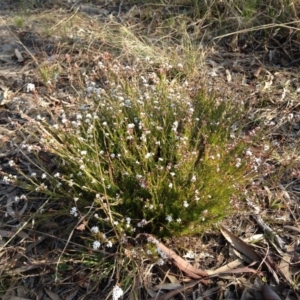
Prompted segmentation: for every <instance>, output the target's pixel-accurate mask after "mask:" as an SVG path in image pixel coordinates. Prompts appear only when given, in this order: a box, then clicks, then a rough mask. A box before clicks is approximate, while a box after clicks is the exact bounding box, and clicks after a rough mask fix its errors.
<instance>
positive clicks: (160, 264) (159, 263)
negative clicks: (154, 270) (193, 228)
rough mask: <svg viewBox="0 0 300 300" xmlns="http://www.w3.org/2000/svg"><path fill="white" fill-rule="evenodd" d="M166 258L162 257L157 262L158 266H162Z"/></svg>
mask: <svg viewBox="0 0 300 300" xmlns="http://www.w3.org/2000/svg"><path fill="white" fill-rule="evenodd" d="M164 263H165V262H164V260H163V259H162V258H160V259H159V260H158V261H157V262H156V264H157V265H158V266H162V265H164Z"/></svg>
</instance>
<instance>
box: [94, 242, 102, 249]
mask: <svg viewBox="0 0 300 300" xmlns="http://www.w3.org/2000/svg"><path fill="white" fill-rule="evenodd" d="M100 246H101V243H100V242H99V241H95V242H94V243H93V249H94V250H97V249H99V248H100Z"/></svg>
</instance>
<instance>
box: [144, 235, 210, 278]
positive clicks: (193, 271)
mask: <svg viewBox="0 0 300 300" xmlns="http://www.w3.org/2000/svg"><path fill="white" fill-rule="evenodd" d="M148 237H150V239H152V240H153V241H156V239H155V238H154V237H152V236H151V235H148ZM155 244H156V246H157V248H159V249H160V250H161V251H163V252H164V253H165V254H166V255H167V257H168V258H170V259H172V260H173V261H174V264H175V265H176V266H177V267H178V268H179V269H180V270H181V271H183V272H185V273H186V274H187V275H189V276H190V277H191V278H194V279H199V278H201V277H207V276H208V274H207V273H206V272H205V271H202V270H200V269H197V268H195V267H193V266H192V265H191V264H190V263H189V262H187V261H186V260H184V259H183V258H181V257H180V256H178V255H177V254H176V253H175V252H174V251H173V250H171V249H169V248H168V247H166V246H165V245H164V244H162V243H160V242H158V241H156V242H155Z"/></svg>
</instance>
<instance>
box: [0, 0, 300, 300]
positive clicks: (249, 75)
mask: <svg viewBox="0 0 300 300" xmlns="http://www.w3.org/2000/svg"><path fill="white" fill-rule="evenodd" d="M107 3H108V4H105V3H102V1H96V2H95V3H94V4H89V3H86V4H82V6H81V10H80V9H79V10H77V6H74V5H73V4H68V3H67V2H66V3H64V5H63V7H62V5H59V4H55V3H54V4H49V3H48V4H47V5H45V6H41V7H39V6H33V7H31V8H30V12H27V13H26V15H25V16H24V17H22V19H23V18H24V19H25V20H26V18H29V19H30V18H31V16H32V15H34V16H36V17H35V18H33V19H32V21H21V20H20V21H19V22H24V25H22V26H20V24H19V23H18V20H17V19H16V16H18V15H20V7H16V6H15V5H13V4H11V3H8V1H7V2H5V1H4V2H2V3H0V6H1V13H0V41H1V43H0V174H1V178H0V205H1V210H0V214H1V221H0V226H1V228H0V235H1V236H2V240H0V247H1V248H0V259H1V267H0V270H1V281H0V282H1V284H0V285H1V287H0V294H1V297H2V299H69V300H71V299H86V297H88V298H90V299H105V297H104V295H103V294H102V290H103V289H104V288H105V287H104V286H103V285H99V286H97V285H92V286H91V285H90V284H89V280H88V278H87V274H85V273H84V272H83V271H82V270H80V268H78V267H76V268H78V269H72V268H70V269H66V270H63V273H64V275H65V278H64V279H60V283H59V284H58V283H57V282H55V280H54V279H55V278H54V274H55V268H56V262H57V261H58V258H59V256H60V253H61V251H63V250H64V251H66V249H64V247H65V244H66V243H65V242H66V240H67V239H68V235H66V234H63V233H61V230H60V228H61V227H64V226H70V227H72V226H73V223H72V222H71V221H70V220H62V221H61V223H58V222H52V221H51V220H46V221H45V224H43V225H40V226H39V227H38V228H35V227H34V220H30V222H29V223H27V222H28V221H27V219H26V218H25V217H23V216H25V215H26V216H28V215H30V212H31V211H36V210H38V209H39V207H40V206H41V205H42V204H43V201H44V199H35V200H34V201H26V200H24V199H19V198H18V199H17V200H15V199H16V198H15V197H16V196H19V195H21V194H22V191H20V190H19V189H18V187H11V186H10V185H9V184H7V183H6V181H5V180H4V176H6V174H13V175H17V174H14V169H13V168H11V166H10V164H9V162H10V161H11V160H14V161H15V162H17V163H18V164H19V165H20V168H21V169H22V170H23V171H24V172H28V173H32V172H34V170H35V168H36V166H35V165H34V164H32V165H31V164H30V162H28V160H26V159H25V158H24V150H23V148H22V145H23V144H24V143H27V142H28V143H29V142H30V140H31V138H32V137H31V136H30V134H29V135H25V134H24V132H23V130H22V129H23V128H24V126H26V124H27V122H28V121H27V120H28V117H27V116H30V117H36V116H37V115H45V116H47V112H48V110H49V109H50V110H51V111H52V112H55V111H59V110H60V108H61V107H69V108H72V109H76V108H77V107H78V106H79V105H81V103H80V104H78V103H77V102H76V99H77V98H78V97H80V96H84V93H85V91H80V90H77V89H76V84H77V83H76V80H73V81H72V80H71V79H70V78H69V77H68V76H67V68H68V66H67V63H65V64H63V66H64V68H65V70H64V72H63V73H64V74H65V75H66V76H65V77H63V76H61V77H60V79H59V80H58V82H57V84H56V86H55V87H51V85H47V84H46V83H45V81H44V80H43V78H42V76H41V75H40V73H39V72H38V71H39V70H38V69H39V68H40V67H41V66H44V65H47V66H48V65H51V64H52V63H53V62H54V61H55V60H57V59H58V60H60V59H62V57H65V55H66V54H69V55H71V56H72V58H73V60H74V61H76V60H78V61H80V63H82V64H86V65H88V64H91V65H92V63H93V62H92V61H91V60H90V59H91V56H92V55H90V53H88V54H87V53H83V51H81V50H80V47H81V46H82V45H85V41H84V38H83V37H82V36H78V37H71V36H69V37H68V38H65V37H62V36H60V35H59V34H57V35H55V36H51V34H49V35H48V34H45V30H44V31H43V32H42V31H41V26H43V28H45V25H44V24H45V22H48V25H47V26H46V27H48V29H50V28H51V29H54V28H55V27H56V26H58V25H57V23H56V22H57V20H55V21H53V23H51V22H52V20H51V19H50V18H48V17H47V21H45V19H44V18H43V16H45V15H46V14H47V16H49V12H51V13H53V14H56V15H59V18H60V19H61V20H67V19H68V18H71V16H72V15H73V14H80V16H81V18H87V19H88V20H89V21H88V22H89V24H90V26H91V27H93V26H96V25H95V24H96V23H97V22H100V23H101V22H103V24H106V22H108V21H109V20H111V18H114V20H115V21H116V22H123V24H126V25H128V26H129V25H130V26H132V25H133V24H140V23H142V22H145V23H147V22H149V20H146V21H143V20H142V19H139V18H141V17H143V13H141V11H143V9H145V7H142V6H141V7H139V5H133V4H131V5H129V4H125V3H123V1H122V2H118V1H115V2H107ZM153 12H154V13H153V16H154V17H153V19H152V21H151V22H153V23H151V22H150V25H149V26H148V27H146V29H145V28H144V29H141V31H142V30H145V31H147V30H149V31H151V30H152V31H155V22H159V18H161V16H160V15H159V14H163V12H162V10H160V9H159V8H157V7H156V9H155V10H153ZM18 24H19V27H18V26H17V25H18ZM41 24H43V25H41ZM97 24H98V23H97ZM197 26H199V24H197V23H194V24H193V23H191V24H190V28H191V29H190V32H191V35H192V34H194V35H197V34H199V33H197V30H199V28H198V27H197ZM82 30H86V34H87V35H88V29H85V28H83V29H82ZM255 34H256V35H255ZM255 34H254V35H253V38H252V39H251V43H250V42H249V41H248V40H247V39H245V38H244V37H243V36H242V35H237V34H234V35H229V36H227V37H224V38H222V39H219V38H216V39H213V37H211V38H207V37H206V39H205V41H204V43H203V48H204V49H205V51H204V52H205V55H204V56H203V62H202V66H201V72H199V76H198V77H197V78H194V82H193V83H192V84H191V92H193V90H197V89H201V88H207V89H209V90H211V91H215V92H216V93H217V94H218V95H222V97H226V98H228V99H235V100H236V103H239V102H241V103H246V104H247V105H248V106H249V112H250V113H249V116H248V118H249V124H251V125H250V126H249V134H251V130H253V129H254V128H255V123H256V122H257V123H258V122H260V124H262V123H263V124H264V125H265V128H266V129H265V132H264V136H260V137H258V140H257V147H256V148H254V149H251V150H252V152H253V153H254V155H256V154H257V155H258V156H259V157H260V159H263V160H264V162H265V163H266V164H265V165H264V167H263V168H262V170H261V171H260V172H261V178H259V179H258V180H257V181H256V182H255V183H254V184H253V187H252V188H251V189H250V192H249V198H248V206H247V209H246V210H243V211H242V212H239V213H238V214H237V215H235V216H234V217H233V218H232V217H231V218H230V219H228V220H226V221H225V223H224V226H225V227H227V228H230V230H231V232H233V233H234V235H233V234H231V233H228V232H227V231H226V229H223V230H222V233H220V232H219V231H213V230H212V231H211V232H207V233H205V234H203V236H201V237H186V238H180V239H174V240H173V239H170V240H167V241H165V244H166V246H168V247H169V248H171V249H175V250H176V251H177V253H178V254H179V255H183V254H184V253H186V251H187V250H191V251H192V252H193V255H191V257H186V259H187V260H188V261H189V262H190V263H191V264H192V265H194V266H196V267H199V268H201V269H206V270H207V269H209V270H217V271H215V273H216V274H215V273H214V272H212V273H211V278H209V279H207V281H208V283H207V282H204V281H203V282H201V281H200V280H198V279H197V278H193V277H191V276H187V275H186V274H184V273H180V272H179V271H178V268H176V267H175V266H172V265H169V266H165V267H161V268H157V269H155V270H156V279H153V282H152V283H148V285H147V284H146V286H147V288H146V289H145V291H144V292H143V294H142V295H143V296H142V298H141V299H150V298H151V297H152V298H151V299H244V300H245V299H300V292H299V287H298V281H299V275H298V274H299V246H298V243H299V242H298V235H299V231H300V230H299V226H298V225H299V221H298V220H299V192H300V185H299V178H300V169H299V154H298V152H297V151H298V149H299V130H300V112H299V93H300V81H299V76H300V75H299V74H300V72H299V65H300V61H299V57H297V53H296V51H295V47H296V46H297V45H295V44H293V43H292V42H290V45H289V46H288V45H287V41H286V42H285V43H284V42H283V41H282V40H279V37H277V36H275V37H274V38H273V40H269V41H268V44H267V45H265V44H263V43H262V42H261V41H260V36H259V33H257V32H256V33H255ZM199 36H200V34H199ZM255 41H257V43H256V44H255ZM290 41H292V39H291V40H290ZM93 43H94V44H91V45H90V49H91V52H92V51H94V49H96V47H97V43H100V44H101V41H94V42H93ZM37 62H38V64H37ZM28 83H32V84H34V85H35V87H36V91H35V92H34V93H30V92H28V91H27V86H28ZM71 86H72V87H71ZM74 86H75V88H74ZM268 128H269V129H268ZM266 144H268V146H269V151H266V150H265V149H264V147H265V146H266ZM262 152H264V153H265V154H264V156H263V157H261V156H260V154H261V153H262ZM25 154H27V155H29V156H30V153H28V152H26V153H25ZM32 159H33V160H34V158H32ZM41 159H43V160H45V161H47V162H48V163H49V164H51V163H53V162H52V160H51V159H52V158H51V156H49V155H47V153H45V156H44V157H43V158H41ZM287 166H288V167H287ZM270 169H271V171H270ZM278 170H282V172H277V171H278ZM264 172H265V174H267V175H266V176H264ZM278 174H279V175H278ZM273 175H274V176H273ZM259 216H261V217H262V218H263V220H264V221H263V220H262V219H261V218H260V217H259ZM24 224H25V225H26V226H25V225H24ZM268 226H269V227H268ZM20 228H21V230H19V229H20ZM77 234H79V233H77ZM11 237H12V238H11ZM239 238H241V239H243V240H244V241H247V243H250V240H251V239H255V240H260V242H259V243H258V244H256V246H255V247H254V248H250V247H249V246H248V245H247V244H243V243H242V242H241V241H240V240H239ZM68 247H69V248H70V249H68V250H67V252H68V251H69V253H70V254H71V253H72V252H73V251H82V247H81V246H80V245H78V244H77V243H76V235H75V237H74V240H72V243H71V244H69V246H68ZM236 249H237V250H239V251H236ZM253 249H255V252H254V250H253ZM70 260H72V258H71V256H70ZM256 260H260V261H262V262H261V264H260V265H259V267H252V263H253V264H254V262H255V261H256ZM229 263H231V264H232V265H228V264H229ZM230 266H231V268H238V269H237V270H235V271H234V272H231V271H229V270H228V269H229V268H230ZM221 267H222V269H219V268H221ZM74 268H75V265H74ZM254 270H256V271H257V272H258V273H260V274H262V276H260V278H264V279H265V280H266V281H267V282H268V285H264V282H262V280H259V279H258V277H255V276H253V274H252V273H254ZM152 272H153V271H152ZM178 274H179V275H178ZM178 278H180V280H178ZM179 282H180V283H182V282H184V284H183V286H184V287H183V288H181V289H178V286H176V284H178V283H179ZM162 283H166V286H162V285H161V286H160V287H159V284H162ZM167 284H168V285H167ZM172 284H173V286H172ZM144 285H145V282H143V283H140V286H141V288H144ZM155 285H158V289H159V288H161V289H162V290H163V291H164V292H165V294H164V295H160V296H159V297H158V296H156V295H157V294H156V293H155V291H157V289H155V288H154V286H155ZM271 288H272V291H273V292H276V293H277V294H276V295H274V294H272V293H273V292H272V291H270V290H269V289H271ZM172 293H173V294H172ZM268 293H269V296H268ZM87 295H88V296H87ZM99 295H102V296H99ZM151 295H152V296H151ZM266 295H267V296H266ZM278 295H280V297H279V296H278ZM128 299H129V298H128ZM131 299H134V298H131Z"/></svg>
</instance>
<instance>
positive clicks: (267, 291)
mask: <svg viewBox="0 0 300 300" xmlns="http://www.w3.org/2000/svg"><path fill="white" fill-rule="evenodd" d="M262 293H263V296H264V299H265V300H281V298H280V297H279V296H278V295H277V294H276V293H275V292H274V291H273V290H272V289H271V288H270V286H268V285H263V287H262Z"/></svg>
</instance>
